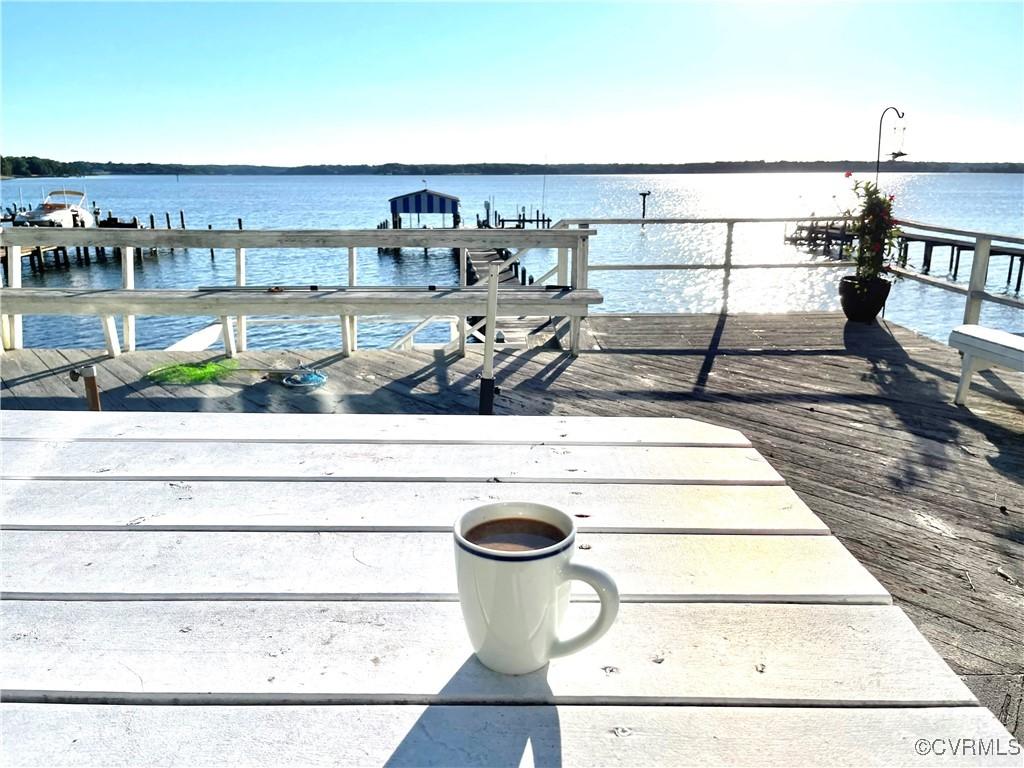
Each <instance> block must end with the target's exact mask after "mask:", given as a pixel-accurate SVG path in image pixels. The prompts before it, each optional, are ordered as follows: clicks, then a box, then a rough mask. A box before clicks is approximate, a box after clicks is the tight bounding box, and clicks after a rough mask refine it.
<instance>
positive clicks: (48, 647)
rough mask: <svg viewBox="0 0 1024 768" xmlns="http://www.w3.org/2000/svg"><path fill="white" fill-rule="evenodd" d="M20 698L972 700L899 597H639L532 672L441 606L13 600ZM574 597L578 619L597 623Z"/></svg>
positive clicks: (4, 667) (2, 661)
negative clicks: (478, 642) (592, 640)
mask: <svg viewBox="0 0 1024 768" xmlns="http://www.w3.org/2000/svg"><path fill="white" fill-rule="evenodd" d="M0 611H2V615H3V626H4V633H5V636H6V652H5V653H4V654H3V656H2V658H0V687H2V688H3V689H4V697H5V700H7V701H13V702H19V701H21V702H26V701H29V702H31V701H40V700H44V699H45V700H50V701H57V702H60V701H62V700H63V701H75V700H78V701H89V702H93V703H103V702H109V703H131V704H142V703H157V704H160V703H164V704H166V703H172V702H177V703H184V704H188V703H212V702H220V703H224V704H239V703H257V702H260V703H267V704H274V703H278V704H283V703H289V702H303V703H308V704H313V703H362V704H381V703H389V704H395V703H422V704H452V703H491V702H494V703H502V702H504V703H517V704H531V703H534V704H536V703H556V704H606V705H613V704H647V705H654V704H708V705H712V704H726V705H727V704H734V705H739V704H747V705H753V704H757V705H762V706H772V705H806V704H812V703H813V704H816V705H822V706H858V705H879V706H905V705H912V706H943V705H968V704H970V705H974V704H976V699H975V698H974V696H973V695H972V694H971V693H970V691H969V690H968V689H967V688H966V686H965V685H964V684H963V683H962V682H961V681H960V679H959V678H958V677H957V676H956V675H955V674H954V673H953V672H952V670H950V669H949V667H947V666H946V664H945V663H944V662H943V661H942V659H941V658H940V657H939V656H938V654H937V653H936V652H935V651H934V650H933V649H932V648H931V646H929V645H928V643H927V642H926V641H925V640H924V638H922V637H921V635H920V633H919V632H918V631H917V630H916V629H915V628H914V626H913V624H911V622H910V620H909V619H908V618H907V617H906V616H905V615H904V614H903V612H902V611H900V610H899V609H898V608H895V607H893V606H824V605H724V604H665V603H661V604H659V603H642V604H625V605H623V606H622V607H621V610H620V614H619V618H618V619H617V621H616V623H615V624H614V626H613V627H612V629H611V630H610V631H609V633H608V634H607V635H606V636H605V637H604V638H602V639H601V640H600V641H599V642H598V643H596V644H594V645H592V646H590V647H589V648H587V649H585V650H583V651H581V652H580V653H577V654H574V655H572V656H568V657H565V658H562V659H556V660H555V661H553V662H552V663H551V664H550V665H549V666H548V667H547V668H545V669H544V670H542V671H540V672H537V673H534V674H531V675H523V676H519V677H510V676H507V675H500V674H498V673H495V672H491V671H490V670H488V669H487V668H485V667H483V666H482V665H481V664H479V663H478V662H477V661H476V660H475V657H473V656H472V655H471V652H470V648H469V643H468V639H467V637H466V633H465V629H464V626H463V622H462V616H461V612H460V609H459V606H458V604H456V603H443V602H406V603H392V602H383V603H370V602H346V603H324V602H231V603H228V602H193V601H189V602H47V601H41V602H34V601H5V602H4V603H3V604H0ZM596 611H597V606H596V605H594V604H574V605H573V608H572V610H570V611H569V619H568V621H567V626H566V631H574V630H576V629H578V628H579V627H580V626H581V624H582V623H585V622H589V621H590V620H592V617H593V616H594V615H595V613H596Z"/></svg>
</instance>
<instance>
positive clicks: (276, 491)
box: [0, 480, 829, 535]
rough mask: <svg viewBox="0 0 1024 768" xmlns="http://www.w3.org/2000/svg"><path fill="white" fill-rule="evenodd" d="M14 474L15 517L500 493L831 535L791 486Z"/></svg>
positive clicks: (314, 524) (231, 517) (374, 514)
mask: <svg viewBox="0 0 1024 768" xmlns="http://www.w3.org/2000/svg"><path fill="white" fill-rule="evenodd" d="M110 490H111V486H110V483H109V482H108V481H104V480H64V481H54V480H6V481H5V482H4V494H3V499H2V501H0V524H2V526H3V527H5V528H18V527H25V528H61V527H63V528H67V529H75V528H85V529H97V528H111V527H112V528H122V529H128V528H131V529H133V530H154V529H169V530H196V529H198V530H292V531H295V530H319V531H329V530H363V531H365V530H376V531H401V530H405V531H447V530H451V525H452V522H453V521H454V520H455V518H456V517H458V516H459V515H460V514H461V513H462V512H465V511H466V510H467V509H471V508H472V507H475V506H478V505H480V504H488V503H491V502H495V501H519V500H522V499H537V500H543V501H544V503H545V504H550V505H552V506H555V507H558V508H559V509H562V510H565V511H566V512H567V513H568V514H570V515H574V516H576V518H577V520H576V522H577V525H578V526H579V527H580V530H584V531H602V532H623V531H645V532H648V533H749V534H758V533H765V534H821V535H824V534H828V532H829V529H828V526H826V525H825V523H823V522H822V521H821V520H820V519H818V517H817V516H816V515H815V514H814V513H813V512H811V510H810V509H808V507H807V505H806V504H804V503H803V501H801V500H800V498H799V497H798V496H797V495H796V494H795V493H794V492H793V490H792V489H791V488H789V487H787V486H781V485H755V486H728V485H667V484H661V485H646V484H639V483H637V484H629V485H623V484H603V485H596V484H593V483H545V484H541V483H484V482H475V483H423V482H404V483H395V482H387V481H378V482H366V483H361V482H339V483H315V482H314V483H306V482H290V483H282V482H260V481H241V482H233V483H220V482H216V481H208V480H207V481H192V482H187V483H185V482H177V481H170V482H168V481H159V480H126V481H123V482H120V483H118V484H117V491H116V493H117V499H118V503H117V504H111V503H110Z"/></svg>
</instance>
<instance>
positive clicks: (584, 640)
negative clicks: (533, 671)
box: [551, 563, 619, 657]
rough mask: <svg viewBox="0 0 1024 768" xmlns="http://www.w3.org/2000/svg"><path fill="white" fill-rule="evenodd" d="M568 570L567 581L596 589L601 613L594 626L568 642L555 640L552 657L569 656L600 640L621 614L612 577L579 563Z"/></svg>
mask: <svg viewBox="0 0 1024 768" xmlns="http://www.w3.org/2000/svg"><path fill="white" fill-rule="evenodd" d="M566 570H567V575H566V578H567V580H569V581H582V582H585V583H587V584H589V585H590V586H591V587H593V588H594V591H595V592H597V596H598V598H600V600H601V612H600V613H598V614H597V618H596V619H595V620H594V623H593V624H591V625H590V626H589V627H587V628H586V629H585V630H583V631H582V632H580V633H579V634H578V635H576V636H575V637H570V638H569V639H568V640H555V644H554V645H553V646H551V656H552V657H556V656H568V655H569V654H570V653H576V651H581V650H583V649H584V648H586V647H587V646H588V645H590V644H591V643H593V642H595V641H597V640H599V639H600V638H601V637H602V636H603V635H604V633H605V632H607V631H608V630H609V629H611V626H612V624H613V623H614V622H615V617H616V616H617V615H618V613H619V588H618V587H617V586H615V582H614V581H612V577H611V576H609V575H608V574H607V573H605V572H604V571H600V570H598V569H597V568H591V567H590V566H587V565H579V564H577V563H569V567H568V568H567V569H566Z"/></svg>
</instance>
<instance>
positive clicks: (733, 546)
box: [0, 531, 891, 605]
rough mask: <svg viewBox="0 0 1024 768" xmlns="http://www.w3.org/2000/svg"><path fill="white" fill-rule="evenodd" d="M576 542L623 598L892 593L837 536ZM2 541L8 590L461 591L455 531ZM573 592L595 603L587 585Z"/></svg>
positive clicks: (816, 597)
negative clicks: (612, 577) (454, 566)
mask: <svg viewBox="0 0 1024 768" xmlns="http://www.w3.org/2000/svg"><path fill="white" fill-rule="evenodd" d="M577 541H578V542H579V545H578V550H579V551H577V552H576V553H575V560H576V561H578V562H580V563H583V564H589V565H592V566H594V567H597V568H601V569H604V570H606V571H613V572H617V578H616V580H617V583H618V586H619V591H620V593H621V594H622V599H623V601H626V602H629V601H638V600H645V601H664V602H698V601H702V602H765V603H771V602H788V603H818V604H824V603H830V604H831V603H834V604H876V605H886V604H888V603H890V601H891V599H890V597H889V595H888V593H887V592H886V591H885V589H884V588H883V587H882V586H881V585H880V584H879V583H878V582H877V581H876V580H875V578H874V577H873V576H871V575H870V574H869V573H868V572H867V571H866V570H865V569H864V567H863V566H861V565H860V563H858V562H857V561H856V560H854V558H853V557H852V556H851V555H850V554H849V552H847V551H846V549H845V548H843V546H842V544H840V543H839V540H838V539H836V538H835V537H833V536H749V535H742V534H732V535H725V536H716V535H708V534H700V535H678V536H672V537H666V536H664V535H663V534H647V533H585V534H580V535H579V537H578V539H577ZM0 546H2V549H3V552H4V573H3V594H4V597H6V598H18V599H25V598H29V599H43V598H44V597H45V599H47V600H61V599H77V600H86V599H101V600H103V599H111V600H121V599H135V600H137V599H161V598H163V597H166V598H172V597H173V598H175V599H186V598H187V599H197V600H204V599H271V598H273V599H294V600H310V599H314V598H315V599H323V600H381V599H388V600H395V599H401V600H449V601H451V600H455V599H456V598H457V587H456V583H455V573H454V571H453V570H452V568H451V559H452V539H451V534H450V533H422V532H395V533H371V532H355V533H341V532H330V533H324V532H320V531H315V532H281V531H275V532H262V531H261V532H223V531H213V532H211V531H145V532H139V531H4V532H3V534H2V535H0ZM42 552H45V553H47V555H46V557H45V558H43V557H40V553H42ZM254 563H259V567H258V568H254V567H253V564H254ZM623 563H630V564H631V565H630V567H629V568H627V569H623V568H622V567H621V564H623ZM573 595H574V597H575V598H577V599H586V600H593V599H595V596H594V593H593V591H592V590H591V589H590V588H589V587H587V586H586V585H583V584H576V583H574V585H573Z"/></svg>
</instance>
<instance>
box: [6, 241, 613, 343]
mask: <svg viewBox="0 0 1024 768" xmlns="http://www.w3.org/2000/svg"><path fill="white" fill-rule="evenodd" d="M594 234H595V233H594V232H593V231H592V230H587V229H585V228H583V229H572V230H569V229H564V228H563V229H558V230H555V229H539V230H525V229H407V230H402V229H387V230H380V229H369V230H353V229H347V230H244V231H243V230H184V229H182V230H173V229H142V230H140V229H99V228H88V229H77V228H76V229H70V228H69V229H63V228H50V227H46V228H37V227H15V228H8V229H0V246H3V247H4V248H5V249H6V253H7V267H8V287H10V288H20V287H21V286H22V280H21V277H22V249H23V248H34V247H36V246H41V245H47V246H64V247H76V246H85V247H97V246H98V247H104V248H120V249H121V251H122V257H121V288H122V289H125V290H134V289H135V270H134V251H135V249H136V248H141V249H150V248H157V247H160V248H203V249H206V248H209V249H216V248H220V249H231V250H233V251H234V252H235V285H236V286H237V287H242V286H245V285H246V249H253V248H275V249H295V248H337V249H342V250H344V251H345V252H346V253H347V260H348V264H347V267H348V270H347V272H348V274H347V282H346V286H347V287H352V286H355V285H357V278H358V276H357V274H356V262H357V260H356V254H357V249H358V248H452V249H456V250H457V251H458V255H459V265H460V266H459V287H462V288H465V287H466V278H467V276H466V252H467V250H468V249H471V248H472V249H478V250H489V249H507V250H509V251H511V256H509V257H508V259H507V260H506V262H505V263H506V264H509V263H512V262H514V261H517V260H519V259H520V258H521V257H522V255H524V254H525V253H527V252H529V251H531V250H534V249H558V250H559V251H560V252H565V253H569V254H572V260H571V263H572V269H571V271H569V270H563V271H562V272H560V273H559V274H560V276H562V277H563V278H564V279H563V280H562V281H561V282H560V283H559V284H560V285H564V286H568V287H569V288H578V287H584V286H583V285H581V281H585V275H586V268H585V263H584V261H583V254H584V253H585V251H586V243H587V240H588V238H589V237H590V236H592V235H594ZM363 287H372V286H363ZM381 287H384V286H381ZM0 311H2V308H0ZM436 319H439V318H436V317H434V318H427V319H426V320H425V321H423V322H422V323H421V324H420V326H419V327H420V328H421V327H423V326H425V325H426V324H427V323H429V322H431V321H432V320H436ZM0 320H2V322H0V330H2V336H3V346H4V348H5V349H20V348H21V347H22V342H23V340H22V336H23V334H22V318H21V315H18V314H10V313H8V314H3V315H2V316H0ZM271 322H277V321H271ZM328 322H334V321H333V320H329V321H328ZM483 322H484V321H480V322H479V323H477V324H476V325H475V326H474V327H473V329H470V328H468V323H467V321H466V318H465V317H459V318H458V327H459V349H460V351H465V343H466V337H467V334H468V333H470V332H471V331H475V330H477V329H479V327H480V326H481V325H483ZM579 323H580V318H579V317H573V318H570V324H571V332H572V336H573V338H578V336H579ZM234 325H235V335H234V343H235V345H236V346H237V348H238V349H240V350H244V349H245V348H246V345H247V326H248V319H247V318H246V317H245V316H238V317H236V318H235V323H234ZM109 330H110V329H108V328H106V327H105V331H109ZM414 333H415V331H414ZM341 335H342V348H343V350H344V351H345V352H346V353H349V352H351V351H352V350H354V349H355V348H356V347H357V346H358V343H357V336H358V318H357V317H356V316H355V315H345V316H342V317H341ZM408 335H409V334H407V336H408ZM477 335H479V334H477ZM122 340H123V344H124V347H125V349H127V350H129V351H130V350H133V349H135V317H134V316H133V315H130V314H125V315H123V319H122Z"/></svg>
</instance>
